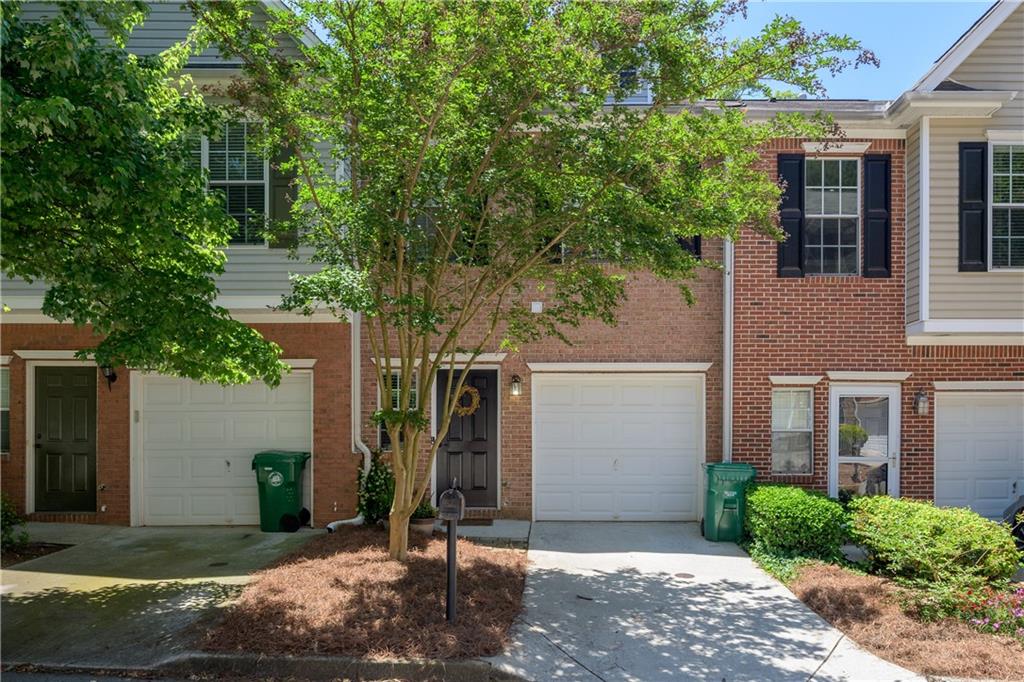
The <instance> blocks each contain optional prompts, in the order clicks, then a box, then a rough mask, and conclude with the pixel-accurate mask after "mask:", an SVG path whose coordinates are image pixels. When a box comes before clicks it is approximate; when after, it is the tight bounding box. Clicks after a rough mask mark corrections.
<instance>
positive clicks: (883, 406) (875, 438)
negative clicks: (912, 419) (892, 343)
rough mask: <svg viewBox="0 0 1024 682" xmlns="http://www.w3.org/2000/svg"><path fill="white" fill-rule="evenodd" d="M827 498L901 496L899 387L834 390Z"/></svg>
mask: <svg viewBox="0 0 1024 682" xmlns="http://www.w3.org/2000/svg"><path fill="white" fill-rule="evenodd" d="M828 451H829V495H831V496H832V497H840V498H844V497H855V496H859V495H892V496H893V497H897V496H899V494H900V386H899V385H898V384H896V385H893V384H882V385H863V384H832V386H831V387H830V389H829V427H828Z"/></svg>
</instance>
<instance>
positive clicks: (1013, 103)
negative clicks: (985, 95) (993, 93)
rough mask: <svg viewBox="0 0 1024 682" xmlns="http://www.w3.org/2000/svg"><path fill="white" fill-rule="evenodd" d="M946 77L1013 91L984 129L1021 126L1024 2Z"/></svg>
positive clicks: (981, 87)
mask: <svg viewBox="0 0 1024 682" xmlns="http://www.w3.org/2000/svg"><path fill="white" fill-rule="evenodd" d="M950 78H952V79H953V80H955V81H958V82H960V83H963V84H964V85H969V86H971V87H972V88H977V89H979V90H1004V91H1005V90H1011V91H1016V92H1017V96H1016V97H1014V98H1013V99H1012V100H1010V101H1009V102H1007V103H1006V104H1004V105H1003V107H1002V108H1001V109H1000V110H999V111H998V112H996V113H995V115H994V116H992V118H991V119H990V120H989V121H987V122H986V125H985V126H984V128H985V129H988V130H996V129H1010V130H1012V129H1017V130H1020V129H1022V128H1024V5H1021V6H1020V7H1018V8H1017V9H1016V10H1015V11H1014V12H1013V14H1011V15H1010V16H1009V17H1007V19H1006V21H1004V22H1003V24H1002V25H1001V26H1000V27H999V28H997V29H996V30H995V31H993V32H992V35H990V36H989V37H988V38H987V39H986V40H985V42H983V43H982V44H981V45H979V46H978V48H977V49H976V50H975V51H974V52H972V53H971V55H970V56H969V57H967V59H965V60H964V61H963V63H962V64H961V65H960V66H958V67H957V68H956V70H954V71H953V73H952V75H951V76H950ZM977 139H979V140H984V139H985V138H984V137H980V138H977Z"/></svg>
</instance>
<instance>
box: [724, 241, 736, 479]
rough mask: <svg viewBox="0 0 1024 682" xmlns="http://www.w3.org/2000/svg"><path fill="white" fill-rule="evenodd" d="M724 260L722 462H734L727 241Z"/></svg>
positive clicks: (730, 265) (730, 279) (731, 257)
mask: <svg viewBox="0 0 1024 682" xmlns="http://www.w3.org/2000/svg"><path fill="white" fill-rule="evenodd" d="M723 248H724V250H723V252H722V260H723V261H724V266H725V279H724V283H723V286H722V308H723V312H722V340H723V348H722V461H723V462H731V461H732V320H733V311H732V289H733V274H732V268H733V262H734V259H735V251H734V245H733V243H732V240H731V239H726V240H725V243H724V245H723Z"/></svg>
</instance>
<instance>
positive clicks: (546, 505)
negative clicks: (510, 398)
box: [533, 375, 703, 521]
mask: <svg viewBox="0 0 1024 682" xmlns="http://www.w3.org/2000/svg"><path fill="white" fill-rule="evenodd" d="M535 395H536V396H537V399H538V403H537V406H536V410H535V422H534V438H533V445H534V448H533V457H534V471H535V472H536V481H535V489H534V490H535V500H534V507H535V512H536V518H537V519H539V520H545V519H550V520H593V521H599V520H677V519H696V503H695V499H696V485H697V483H696V482H697V480H698V479H699V468H698V462H699V459H700V453H701V448H700V438H701V436H702V435H703V429H702V428H701V424H702V422H701V415H700V411H699V406H700V404H701V401H702V398H701V381H700V378H699V377H691V376H679V375H673V376H666V375H643V376H638V375H620V376H614V377H608V376H605V377H600V378H595V377H593V376H564V377H542V378H539V379H538V382H537V384H536V385H535ZM609 400H610V401H611V403H610V404H609Z"/></svg>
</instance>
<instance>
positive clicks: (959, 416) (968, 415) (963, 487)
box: [935, 392, 1024, 518]
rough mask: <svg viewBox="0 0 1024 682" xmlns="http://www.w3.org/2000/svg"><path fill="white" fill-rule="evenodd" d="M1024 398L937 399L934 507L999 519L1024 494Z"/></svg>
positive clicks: (976, 396)
mask: <svg viewBox="0 0 1024 682" xmlns="http://www.w3.org/2000/svg"><path fill="white" fill-rule="evenodd" d="M1022 443H1024V393H1015V392H1014V393H992V394H986V395H980V394H976V393H975V394H956V393H938V394H937V395H936V406H935V503H936V504H939V505H943V506H957V507H971V508H972V509H974V510H975V511H976V512H978V513H979V514H981V515H983V516H987V517H989V518H999V517H1001V516H1002V513H1003V510H1004V509H1006V507H1008V506H1009V504H1010V502H1011V501H1012V500H1015V499H1016V498H1017V496H1018V495H1021V494H1024V445H1022Z"/></svg>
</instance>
